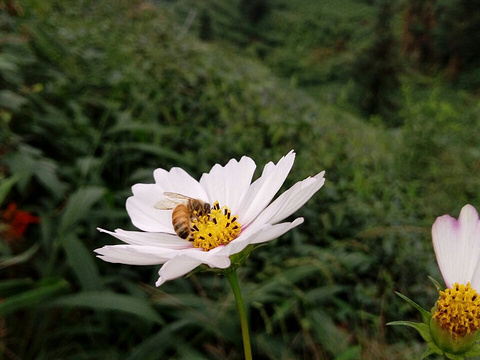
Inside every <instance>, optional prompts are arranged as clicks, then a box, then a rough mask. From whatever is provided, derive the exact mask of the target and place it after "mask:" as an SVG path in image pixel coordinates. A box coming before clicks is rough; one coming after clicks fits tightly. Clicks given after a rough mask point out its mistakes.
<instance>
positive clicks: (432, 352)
mask: <svg viewBox="0 0 480 360" xmlns="http://www.w3.org/2000/svg"><path fill="white" fill-rule="evenodd" d="M435 348H436V349H433V348H432V347H431V346H430V344H428V348H427V350H425V352H424V353H423V354H422V357H421V358H420V360H423V359H425V358H426V357H428V356H430V355H443V351H442V350H440V349H439V348H438V347H437V346H436V345H435Z"/></svg>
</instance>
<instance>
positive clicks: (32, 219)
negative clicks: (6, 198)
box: [0, 203, 40, 239]
mask: <svg viewBox="0 0 480 360" xmlns="http://www.w3.org/2000/svg"><path fill="white" fill-rule="evenodd" d="M0 219H1V220H0V222H3V223H4V224H6V225H7V226H6V229H5V230H4V231H3V235H5V236H6V237H7V238H10V239H18V238H20V237H22V236H23V234H24V233H25V231H26V230H27V226H28V225H29V224H38V223H39V222H40V218H39V217H37V216H33V215H32V214H30V213H29V212H28V211H22V210H17V204H15V203H11V204H9V205H8V207H7V209H6V210H5V211H4V212H3V213H1V215H0Z"/></svg>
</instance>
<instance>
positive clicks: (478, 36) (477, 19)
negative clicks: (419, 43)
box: [434, 0, 480, 77]
mask: <svg viewBox="0 0 480 360" xmlns="http://www.w3.org/2000/svg"><path fill="white" fill-rule="evenodd" d="M436 18H437V24H436V26H435V29H434V44H435V52H436V53H437V54H438V60H439V62H440V63H441V64H442V65H443V66H446V69H447V72H448V73H449V74H450V75H451V76H452V77H456V76H457V75H458V73H459V72H460V71H461V70H463V69H466V68H468V67H469V66H470V65H472V63H473V62H476V61H478V60H477V59H479V58H480V47H479V46H478V44H479V43H480V0H449V1H444V0H439V1H438V3H437V5H436Z"/></svg>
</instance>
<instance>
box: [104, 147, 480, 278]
mask: <svg viewBox="0 0 480 360" xmlns="http://www.w3.org/2000/svg"><path fill="white" fill-rule="evenodd" d="M294 159H295V153H294V152H293V150H292V151H291V152H289V153H288V154H287V155H286V156H284V157H283V158H281V159H280V160H279V161H278V163H277V164H276V165H275V164H273V163H271V162H270V163H268V164H267V165H266V166H265V167H264V169H263V173H262V175H261V176H260V178H259V179H257V180H256V181H255V182H254V183H252V184H251V180H252V176H253V173H254V172H255V163H254V162H253V160H252V159H250V158H248V157H245V156H244V157H242V158H241V159H240V161H236V160H234V159H232V160H230V162H228V163H227V164H226V165H225V166H224V167H222V166H220V165H218V164H217V165H215V166H214V167H213V168H212V169H211V171H210V172H209V173H208V174H204V175H203V176H202V178H201V180H200V182H197V181H196V180H195V179H193V178H192V177H191V176H190V175H189V174H188V173H187V172H185V171H184V170H182V169H180V168H172V169H171V170H170V171H166V170H163V169H157V170H155V172H154V177H155V181H156V183H155V184H136V185H134V186H133V187H132V191H133V196H131V197H130V198H129V199H128V200H127V211H128V213H129V215H130V217H131V219H132V222H133V224H134V225H135V226H136V227H138V228H139V229H141V230H144V231H146V232H139V231H124V230H122V229H116V230H115V232H111V231H107V230H104V229H100V228H99V229H98V230H99V231H101V232H105V233H107V234H110V235H112V236H114V237H116V238H118V239H120V240H121V241H124V242H126V243H127V244H129V245H115V246H105V247H103V248H100V249H96V250H95V252H97V253H98V254H99V257H100V258H101V259H103V260H105V261H108V262H115V263H124V264H133V265H153V264H163V266H162V268H161V269H160V270H159V279H158V281H157V282H156V285H157V286H160V285H161V284H162V283H164V282H165V281H167V280H172V279H175V278H178V277H180V276H183V275H185V274H187V273H188V272H190V271H191V270H193V269H195V268H196V267H197V266H199V265H200V264H206V265H208V266H210V267H211V268H220V269H225V268H228V267H229V266H230V265H231V263H230V258H229V256H230V255H232V254H236V253H238V252H240V251H242V250H243V249H245V247H246V246H248V245H250V244H259V243H263V242H267V241H270V240H272V239H275V238H277V237H279V236H281V235H283V234H284V233H286V232H287V231H289V230H290V229H292V228H293V227H295V226H297V225H299V224H301V223H302V222H303V219H302V218H298V219H296V220H295V221H293V222H292V223H280V224H275V223H276V222H279V221H282V220H283V219H284V218H286V217H287V216H289V215H291V214H292V213H293V212H295V211H296V210H297V209H298V208H299V207H301V206H302V205H303V204H304V203H305V202H306V201H308V199H309V198H310V197H311V196H312V195H313V194H314V193H315V192H316V191H317V190H318V189H320V187H321V186H322V185H323V183H324V179H323V172H322V173H320V174H318V175H317V176H315V177H314V178H307V179H305V180H303V181H302V182H299V183H297V184H295V185H294V186H293V187H292V188H291V189H289V190H288V191H286V192H285V193H284V194H283V195H281V196H280V197H279V198H278V199H277V200H275V201H274V202H273V203H272V204H271V205H270V206H268V204H269V203H270V202H271V201H272V199H273V197H274V196H275V194H276V193H277V192H278V190H279V189H280V187H281V186H282V184H283V183H284V181H285V179H286V177H287V175H288V173H289V172H290V170H291V168H292V165H293V162H294ZM164 192H173V193H178V194H182V195H185V196H189V197H192V198H195V199H200V200H203V201H207V202H209V203H211V204H212V203H213V202H214V201H218V202H219V204H220V206H228V207H229V208H230V210H231V211H232V213H233V214H237V215H239V219H238V221H239V223H240V224H241V226H242V232H241V233H240V235H239V236H238V238H236V239H235V240H233V241H232V242H230V243H229V244H228V245H226V246H218V247H216V248H214V249H212V250H210V251H204V250H203V249H201V248H194V247H192V244H191V243H189V242H187V241H185V240H183V239H180V238H179V237H178V236H177V235H176V234H175V233H174V230H173V226H172V219H171V217H172V210H159V209H156V208H155V205H156V204H157V202H159V201H161V200H162V199H163V198H164ZM267 206H268V207H267ZM259 214H260V215H259ZM479 272H480V268H479Z"/></svg>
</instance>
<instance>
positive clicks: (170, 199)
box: [155, 191, 191, 210]
mask: <svg viewBox="0 0 480 360" xmlns="http://www.w3.org/2000/svg"><path fill="white" fill-rule="evenodd" d="M163 196H164V197H163V199H162V200H160V201H158V202H157V203H156V204H155V209H159V210H172V209H174V208H175V207H177V205H180V204H186V203H187V202H188V200H189V199H191V198H190V197H188V196H186V195H182V194H177V193H174V192H169V191H166V192H164V193H163Z"/></svg>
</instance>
